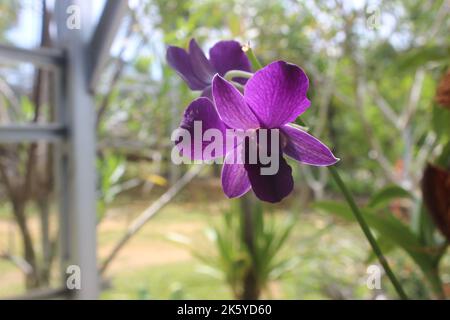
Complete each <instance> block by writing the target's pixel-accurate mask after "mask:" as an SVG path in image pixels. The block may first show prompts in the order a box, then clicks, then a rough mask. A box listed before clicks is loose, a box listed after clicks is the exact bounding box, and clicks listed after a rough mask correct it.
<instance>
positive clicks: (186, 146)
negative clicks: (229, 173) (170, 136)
mask: <svg viewBox="0 0 450 320" xmlns="http://www.w3.org/2000/svg"><path fill="white" fill-rule="evenodd" d="M195 122H197V126H198V125H199V123H200V124H201V129H199V130H198V131H199V132H195V128H196V127H195ZM180 128H182V129H185V130H187V131H188V132H189V134H190V141H184V140H182V141H179V142H178V143H176V145H177V147H178V148H180V149H182V150H189V151H190V152H189V154H182V155H183V156H186V157H188V158H190V159H192V160H211V159H214V158H217V157H221V156H223V155H224V154H225V145H226V142H225V129H226V128H225V125H224V123H223V122H222V121H221V120H220V118H219V115H218V114H217V111H216V109H215V108H214V105H213V103H212V102H211V100H209V99H207V98H204V97H200V98H198V99H195V100H194V101H193V102H192V103H191V104H190V105H189V106H188V107H187V109H186V111H185V112H184V116H183V120H182V121H181V124H180ZM209 129H217V130H218V131H219V132H218V133H220V138H221V139H222V141H221V146H222V148H221V149H220V150H216V151H217V152H215V154H213V155H212V156H209V155H207V154H204V152H203V151H204V150H205V148H206V147H207V146H208V145H209V144H211V143H212V142H213V141H203V136H204V134H205V132H206V131H207V130H209ZM196 143H197V144H198V145H199V147H200V148H199V151H198V152H195V146H196Z"/></svg>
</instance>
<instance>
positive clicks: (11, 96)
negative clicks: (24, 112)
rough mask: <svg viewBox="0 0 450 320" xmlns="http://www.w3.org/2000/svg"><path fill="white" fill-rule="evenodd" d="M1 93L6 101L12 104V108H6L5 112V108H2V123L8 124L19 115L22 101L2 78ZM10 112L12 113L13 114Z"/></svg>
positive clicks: (0, 118)
mask: <svg viewBox="0 0 450 320" xmlns="http://www.w3.org/2000/svg"><path fill="white" fill-rule="evenodd" d="M0 93H1V94H2V95H3V96H4V97H5V99H6V100H7V101H8V102H9V103H10V106H11V108H8V107H7V106H5V110H4V109H3V108H1V110H0V123H3V124H7V123H10V122H11V117H13V118H15V117H17V115H18V114H19V112H20V101H19V99H18V98H17V97H16V94H15V93H14V90H13V89H12V88H11V87H10V85H9V84H8V83H7V82H6V81H5V80H4V79H3V78H1V77H0ZM0 107H1V106H0ZM8 111H10V112H11V114H10V113H9V112H8Z"/></svg>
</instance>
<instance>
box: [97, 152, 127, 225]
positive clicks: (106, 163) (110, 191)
mask: <svg viewBox="0 0 450 320" xmlns="http://www.w3.org/2000/svg"><path fill="white" fill-rule="evenodd" d="M97 168H98V172H99V193H100V196H99V197H98V199H99V200H98V202H97V215H98V220H101V219H102V218H103V216H104V214H105V210H106V206H107V205H108V204H110V203H111V202H112V201H113V200H114V198H115V197H116V196H117V194H119V193H120V192H121V191H122V188H121V187H120V184H119V182H120V179H121V178H122V177H123V175H124V173H125V170H126V161H125V158H124V157H123V156H121V155H117V154H107V155H104V156H103V157H101V158H98V160H97Z"/></svg>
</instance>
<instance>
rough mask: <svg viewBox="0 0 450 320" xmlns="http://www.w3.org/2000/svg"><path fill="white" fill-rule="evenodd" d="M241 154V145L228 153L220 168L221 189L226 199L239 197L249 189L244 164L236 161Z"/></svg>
mask: <svg viewBox="0 0 450 320" xmlns="http://www.w3.org/2000/svg"><path fill="white" fill-rule="evenodd" d="M241 152H242V147H241V145H240V146H238V147H237V148H236V149H234V150H233V151H231V152H229V153H228V154H227V155H226V157H225V161H224V164H223V167H222V188H223V191H224V192H225V195H226V196H227V197H228V198H236V197H240V196H242V195H244V194H245V193H247V192H248V191H249V190H250V188H251V186H250V180H249V179H248V175H247V171H246V170H245V166H244V164H243V163H242V161H240V162H241V163H239V161H236V159H237V156H239V155H240V154H241Z"/></svg>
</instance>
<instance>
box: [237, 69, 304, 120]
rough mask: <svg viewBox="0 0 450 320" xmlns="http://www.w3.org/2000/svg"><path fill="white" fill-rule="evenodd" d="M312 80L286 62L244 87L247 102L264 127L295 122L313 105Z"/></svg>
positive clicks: (262, 72)
mask: <svg viewBox="0 0 450 320" xmlns="http://www.w3.org/2000/svg"><path fill="white" fill-rule="evenodd" d="M308 86H309V80H308V77H307V76H306V74H305V73H304V72H303V70H302V69H300V68H299V67H297V66H296V65H294V64H290V63H287V62H284V61H276V62H273V63H271V64H269V65H267V66H266V67H264V68H263V69H261V70H259V71H257V72H256V73H255V75H254V76H253V77H252V78H251V79H250V80H249V81H248V82H247V84H246V86H245V94H244V96H245V101H246V102H247V103H248V105H249V106H250V107H251V108H252V110H253V112H254V113H255V114H256V116H257V117H258V119H259V120H260V121H261V122H262V123H264V125H265V127H268V128H276V127H279V126H281V125H283V124H286V123H289V122H292V121H294V120H295V119H296V118H297V117H298V116H299V115H300V114H302V113H303V112H304V111H305V110H306V109H307V108H308V107H309V105H310V101H309V100H308V98H307V97H306V91H308Z"/></svg>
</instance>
